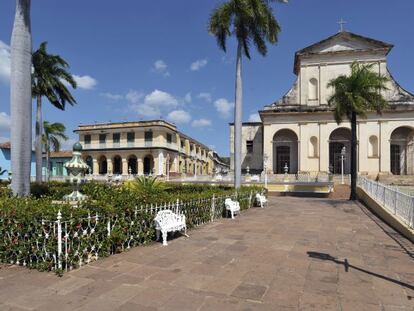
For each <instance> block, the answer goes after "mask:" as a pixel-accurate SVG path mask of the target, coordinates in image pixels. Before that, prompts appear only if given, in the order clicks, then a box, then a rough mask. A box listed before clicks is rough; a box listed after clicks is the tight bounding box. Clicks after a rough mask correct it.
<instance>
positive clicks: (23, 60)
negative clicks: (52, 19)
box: [10, 0, 32, 196]
mask: <svg viewBox="0 0 414 311" xmlns="http://www.w3.org/2000/svg"><path fill="white" fill-rule="evenodd" d="M31 60H32V35H31V26H30V0H16V15H15V18H14V25H13V32H12V38H11V78H10V114H11V123H12V127H11V130H10V136H11V170H12V174H13V175H12V182H11V188H12V191H13V194H14V195H17V196H27V195H29V194H30V164H31V158H32V90H31V84H32V83H31V70H32V61H31Z"/></svg>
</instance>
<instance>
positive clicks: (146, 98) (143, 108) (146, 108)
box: [125, 90, 179, 118]
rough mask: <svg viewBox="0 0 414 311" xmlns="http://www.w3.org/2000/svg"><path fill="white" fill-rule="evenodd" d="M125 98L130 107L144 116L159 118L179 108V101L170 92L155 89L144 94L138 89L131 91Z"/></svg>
mask: <svg viewBox="0 0 414 311" xmlns="http://www.w3.org/2000/svg"><path fill="white" fill-rule="evenodd" d="M125 98H126V99H127V100H128V101H129V103H130V109H132V110H133V111H135V112H137V113H138V115H140V116H142V117H149V118H154V117H155V118H158V117H161V116H162V115H163V114H166V113H168V112H169V111H171V110H173V109H175V108H177V106H178V104H179V102H178V100H177V99H176V98H175V97H174V96H173V95H171V94H170V93H167V92H164V91H160V90H154V91H153V92H151V93H149V94H147V95H144V94H142V93H140V92H137V91H133V90H131V91H129V92H128V94H127V95H126V96H125Z"/></svg>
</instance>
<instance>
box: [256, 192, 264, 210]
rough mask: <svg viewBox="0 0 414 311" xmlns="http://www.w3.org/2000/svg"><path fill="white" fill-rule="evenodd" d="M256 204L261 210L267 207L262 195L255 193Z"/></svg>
mask: <svg viewBox="0 0 414 311" xmlns="http://www.w3.org/2000/svg"><path fill="white" fill-rule="evenodd" d="M256 202H257V204H258V205H260V207H261V208H264V207H265V205H267V199H266V197H265V196H264V195H263V194H260V193H256Z"/></svg>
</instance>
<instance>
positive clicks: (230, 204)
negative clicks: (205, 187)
mask: <svg viewBox="0 0 414 311" xmlns="http://www.w3.org/2000/svg"><path fill="white" fill-rule="evenodd" d="M224 204H225V205H226V211H229V212H230V215H231V218H232V219H234V214H240V204H239V202H237V201H233V200H232V199H230V198H227V199H226V200H225V201H224Z"/></svg>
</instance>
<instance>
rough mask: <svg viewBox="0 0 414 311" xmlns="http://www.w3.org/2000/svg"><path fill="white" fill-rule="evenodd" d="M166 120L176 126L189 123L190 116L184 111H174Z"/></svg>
mask: <svg viewBox="0 0 414 311" xmlns="http://www.w3.org/2000/svg"><path fill="white" fill-rule="evenodd" d="M167 119H168V120H170V121H172V122H174V123H176V124H182V123H188V122H190V121H191V115H190V114H189V113H188V112H187V111H184V110H174V111H171V112H170V113H169V114H168V116H167Z"/></svg>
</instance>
